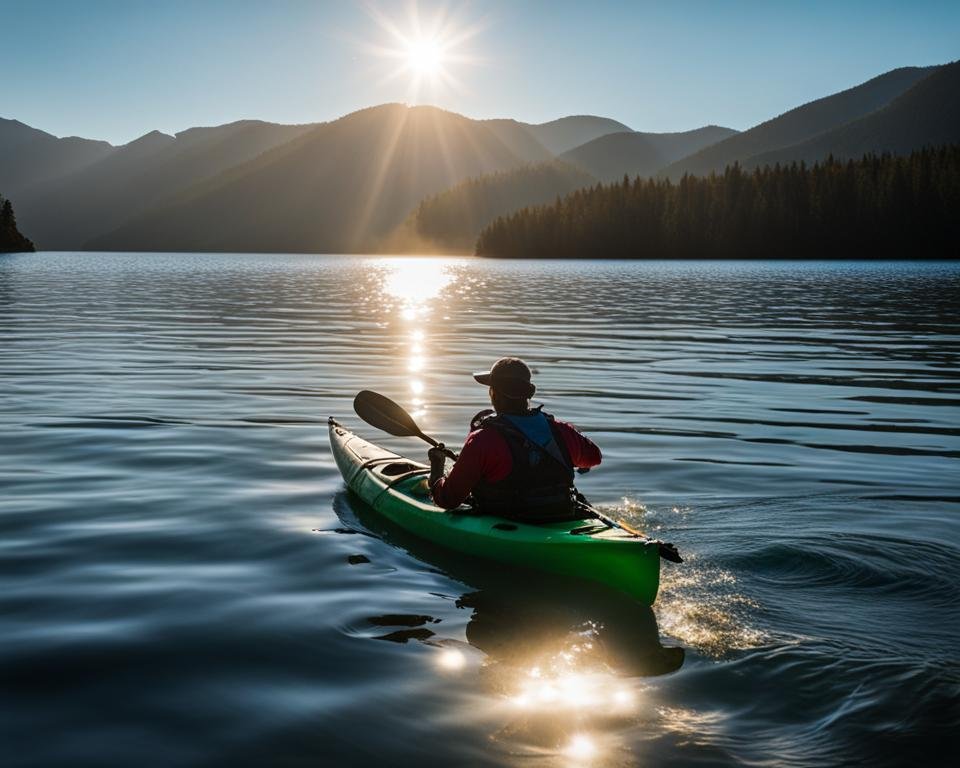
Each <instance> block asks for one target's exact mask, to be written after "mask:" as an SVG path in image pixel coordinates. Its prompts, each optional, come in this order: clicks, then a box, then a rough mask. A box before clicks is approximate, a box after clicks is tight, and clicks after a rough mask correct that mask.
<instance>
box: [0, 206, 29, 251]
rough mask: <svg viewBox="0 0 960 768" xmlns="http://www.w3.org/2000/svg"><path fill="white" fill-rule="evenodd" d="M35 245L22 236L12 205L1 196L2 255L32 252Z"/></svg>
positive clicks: (0, 244)
mask: <svg viewBox="0 0 960 768" xmlns="http://www.w3.org/2000/svg"><path fill="white" fill-rule="evenodd" d="M32 250H34V248H33V243H31V242H30V241H29V240H28V239H27V238H25V237H24V236H23V235H21V234H20V230H18V229H17V217H16V216H15V215H14V213H13V205H12V203H11V202H10V201H9V200H7V199H5V198H4V197H3V195H0V253H11V252H12V253H16V252H19V251H32Z"/></svg>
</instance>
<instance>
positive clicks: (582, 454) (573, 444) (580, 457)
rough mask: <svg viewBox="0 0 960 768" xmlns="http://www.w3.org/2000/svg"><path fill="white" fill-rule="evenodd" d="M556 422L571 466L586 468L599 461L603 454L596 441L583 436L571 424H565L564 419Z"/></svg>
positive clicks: (595, 464)
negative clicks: (571, 463)
mask: <svg viewBox="0 0 960 768" xmlns="http://www.w3.org/2000/svg"><path fill="white" fill-rule="evenodd" d="M556 424H557V426H558V427H560V433H561V434H562V435H563V442H564V443H565V444H566V446H567V452H568V453H569V454H570V460H571V461H572V462H573V466H575V467H581V468H583V469H586V468H588V467H595V466H597V465H598V464H599V463H600V461H601V460H602V459H603V456H602V455H601V454H600V449H599V448H598V447H597V445H596V443H594V442H593V441H592V440H590V439H589V438H588V437H584V436H583V435H582V434H581V433H580V431H579V430H577V428H576V427H574V426H573V425H572V424H567V423H566V422H565V421H557V422H556Z"/></svg>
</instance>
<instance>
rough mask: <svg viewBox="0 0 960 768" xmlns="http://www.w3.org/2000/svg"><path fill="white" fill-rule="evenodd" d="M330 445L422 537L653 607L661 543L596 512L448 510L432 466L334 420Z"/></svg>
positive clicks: (364, 490) (375, 499) (349, 478)
mask: <svg viewBox="0 0 960 768" xmlns="http://www.w3.org/2000/svg"><path fill="white" fill-rule="evenodd" d="M329 431H330V448H331V450H332V452H333V457H334V459H335V460H336V462H337V467H339V469H340V473H341V474H342V475H343V479H344V480H345V481H346V484H347V487H348V488H349V489H350V490H351V491H353V492H354V493H355V494H357V496H359V497H360V498H361V499H362V500H363V501H365V502H366V503H367V504H369V505H370V506H371V507H373V509H374V510H375V511H376V512H378V513H379V514H381V515H383V516H384V517H385V518H387V519H388V520H390V521H391V522H393V523H394V524H395V525H398V526H400V527H401V528H403V529H405V530H407V531H409V532H410V533H412V534H414V535H416V536H418V537H419V538H421V539H424V540H426V541H429V542H431V543H433V544H436V545H438V546H441V547H445V548H447V549H450V550H453V551H455V552H460V553H462V554H465V555H470V556H472V557H481V558H486V559H489V560H492V561H496V562H499V563H505V564H509V565H514V566H519V567H522V568H529V569H534V570H539V571H544V572H546V573H553V574H558V575H561V576H567V577H574V578H579V579H585V580H588V581H596V582H600V583H602V584H605V585H607V586H609V587H612V588H614V589H616V590H618V591H620V592H624V593H626V594H628V595H630V596H631V597H633V598H635V599H636V600H638V601H640V602H642V603H644V604H645V605H652V604H653V601H654V600H655V599H656V597H657V589H658V588H659V585H660V553H659V543H658V542H657V541H655V540H653V539H648V538H645V537H641V536H636V535H634V534H631V533H629V532H627V531H625V530H622V529H618V528H610V527H609V526H607V525H603V524H602V523H600V522H599V521H598V520H597V519H596V518H595V517H586V518H584V519H582V520H568V521H564V522H559V523H546V524H538V525H530V524H526V523H522V522H518V521H516V520H506V519H504V518H500V517H493V516H490V515H481V514H477V513H476V512H475V511H474V510H472V509H471V508H469V507H465V506H464V507H458V508H457V509H454V510H450V511H447V510H444V509H442V508H441V507H438V506H436V505H435V504H434V503H433V501H432V499H431V498H430V490H429V488H428V486H427V477H428V475H429V473H430V468H429V467H428V466H427V465H425V464H423V463H421V462H418V461H413V460H412V459H408V458H404V457H403V456H400V455H399V454H396V453H393V452H392V451H388V450H387V449H385V448H381V447H380V446H377V445H374V444H373V443H370V442H367V441H366V440H363V439H361V438H359V437H357V436H356V435H355V434H354V433H353V432H351V431H349V430H348V429H346V428H344V427H343V426H341V425H340V424H338V423H337V422H336V421H335V420H334V419H333V418H330V420H329Z"/></svg>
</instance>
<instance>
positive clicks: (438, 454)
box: [427, 443, 447, 472]
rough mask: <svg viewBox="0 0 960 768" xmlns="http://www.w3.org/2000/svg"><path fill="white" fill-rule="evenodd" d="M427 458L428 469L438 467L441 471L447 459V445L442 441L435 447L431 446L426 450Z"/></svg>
mask: <svg viewBox="0 0 960 768" xmlns="http://www.w3.org/2000/svg"><path fill="white" fill-rule="evenodd" d="M427 458H428V459H430V469H431V470H437V469H439V470H440V471H441V472H443V468H444V466H445V464H446V461H447V446H445V445H444V444H443V443H440V444H438V445H437V446H436V447H434V448H431V449H430V450H429V451H427Z"/></svg>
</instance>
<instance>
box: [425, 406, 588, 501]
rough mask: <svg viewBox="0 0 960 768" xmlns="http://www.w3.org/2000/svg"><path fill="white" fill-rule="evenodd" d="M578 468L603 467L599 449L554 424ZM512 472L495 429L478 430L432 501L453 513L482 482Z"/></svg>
mask: <svg viewBox="0 0 960 768" xmlns="http://www.w3.org/2000/svg"><path fill="white" fill-rule="evenodd" d="M554 424H555V425H556V426H557V427H559V431H560V434H561V435H562V437H563V442H564V444H565V445H566V447H567V452H568V453H569V454H570V460H571V461H572V462H573V466H575V467H584V468H586V467H595V466H597V464H599V463H600V459H601V458H602V457H601V456H600V449H599V448H597V446H596V445H594V443H593V442H591V441H590V440H588V439H587V438H586V437H584V436H583V435H581V434H580V433H579V432H578V431H577V430H576V428H575V427H573V426H572V425H570V424H567V423H566V422H563V421H554ZM511 469H513V458H512V457H511V455H510V448H509V446H508V445H507V441H506V440H504V439H503V436H502V435H501V434H500V433H499V432H497V430H495V429H478V430H476V431H475V432H471V433H470V434H469V435H467V441H466V442H465V443H464V444H463V450H461V451H460V458H459V459H457V461H456V463H455V464H454V465H453V469H451V470H450V474H449V475H447V476H446V477H441V478H440V479H439V480H437V482H436V483H434V484H433V488H432V489H431V490H432V492H433V500H434V502H436V504H437V505H438V506H441V507H443V508H444V509H453V508H454V507H457V506H459V505H460V504H462V503H463V502H464V500H465V499H466V498H467V496H469V495H470V491H472V490H473V489H474V487H475V486H476V485H477V483H479V482H480V481H481V480H486V481H487V482H488V483H495V482H497V481H498V480H503V478H505V477H506V476H507V475H509V474H510V470H511Z"/></svg>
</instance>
